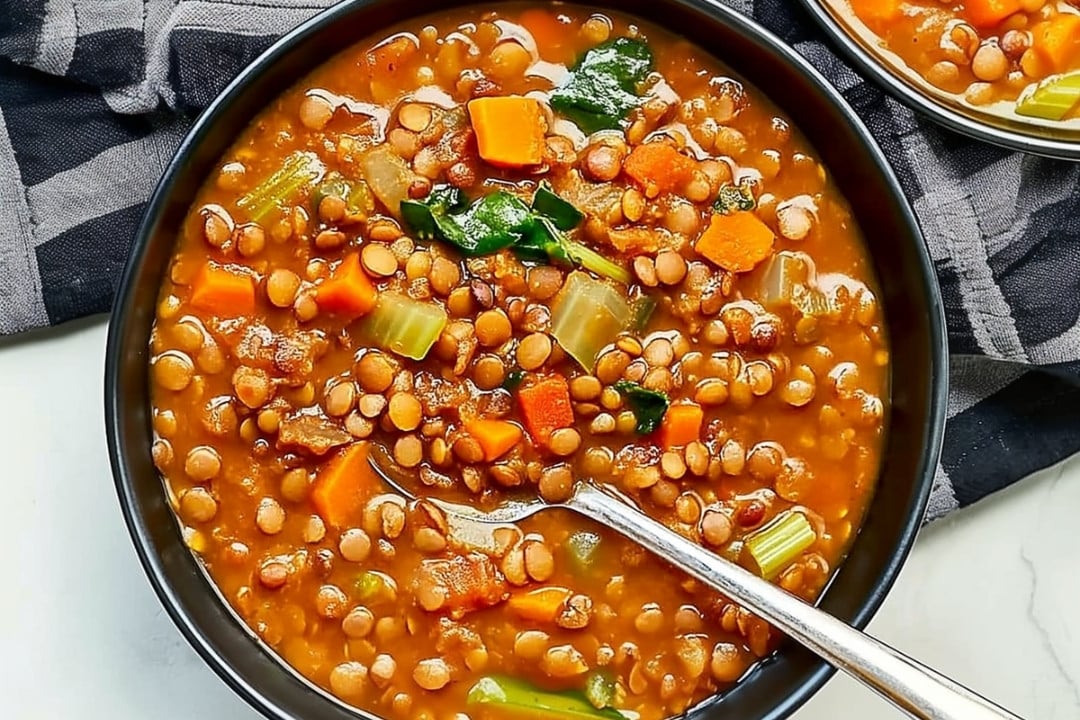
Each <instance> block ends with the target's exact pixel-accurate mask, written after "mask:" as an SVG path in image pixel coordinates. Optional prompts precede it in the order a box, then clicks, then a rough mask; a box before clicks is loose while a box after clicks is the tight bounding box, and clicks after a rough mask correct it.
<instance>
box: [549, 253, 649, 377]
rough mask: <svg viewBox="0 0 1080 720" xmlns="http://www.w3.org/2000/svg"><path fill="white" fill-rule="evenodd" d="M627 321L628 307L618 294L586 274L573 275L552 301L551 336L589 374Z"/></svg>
mask: <svg viewBox="0 0 1080 720" xmlns="http://www.w3.org/2000/svg"><path fill="white" fill-rule="evenodd" d="M630 320H631V313H630V305H629V303H627V301H626V298H625V297H624V296H623V295H622V294H621V293H619V292H617V291H616V290H615V288H613V287H612V286H611V285H608V284H607V283H604V282H601V281H600V280H594V279H592V278H591V277H589V276H588V275H586V274H585V273H581V272H574V273H570V276H569V277H567V279H566V283H565V284H564V285H563V288H562V290H560V291H559V294H558V295H557V296H556V298H555V304H554V310H553V311H552V313H551V335H552V337H554V338H555V339H556V340H558V341H559V345H561V346H562V349H563V350H565V351H566V352H567V354H568V355H570V357H572V358H574V359H575V360H577V361H578V363H579V364H580V365H581V367H583V368H585V370H587V371H588V372H592V369H593V366H594V365H595V364H596V358H597V356H598V355H599V354H600V351H601V350H603V349H604V347H605V346H606V345H608V344H610V343H612V342H614V341H615V338H616V336H618V334H619V333H620V332H622V331H623V330H624V329H625V328H626V327H627V325H628V324H629V322H630Z"/></svg>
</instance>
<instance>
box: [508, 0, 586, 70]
mask: <svg viewBox="0 0 1080 720" xmlns="http://www.w3.org/2000/svg"><path fill="white" fill-rule="evenodd" d="M559 18H560V16H559V13H558V11H557V10H555V9H554V8H549V7H544V8H530V9H529V10H526V11H524V12H523V13H521V16H520V17H519V18H518V25H520V26H521V27H523V28H525V29H526V30H528V31H529V34H530V35H532V37H533V40H534V41H535V42H536V49H537V51H538V52H539V53H540V57H541V58H543V59H544V60H547V61H548V62H553V63H562V64H564V65H569V64H571V63H573V62H574V51H573V48H572V47H571V46H570V45H569V44H568V40H569V39H571V38H573V37H574V32H573V30H574V27H573V26H572V25H570V24H568V23H565V22H563V21H562V20H560V19H559Z"/></svg>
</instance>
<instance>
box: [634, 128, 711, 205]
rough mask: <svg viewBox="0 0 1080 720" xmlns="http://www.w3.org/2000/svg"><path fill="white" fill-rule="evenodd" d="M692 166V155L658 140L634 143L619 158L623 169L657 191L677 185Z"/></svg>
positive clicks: (662, 191) (680, 183) (687, 174)
mask: <svg viewBox="0 0 1080 720" xmlns="http://www.w3.org/2000/svg"><path fill="white" fill-rule="evenodd" d="M696 168H697V163H696V162H695V161H694V159H693V158H691V157H688V156H686V155H683V154H682V153H681V152H679V151H678V150H676V149H675V148H674V147H672V146H671V145H669V144H668V143H666V142H663V141H659V140H658V141H655V142H647V143H645V144H644V145H638V146H637V147H636V148H634V149H633V150H632V151H631V152H630V154H629V155H627V156H626V160H624V161H623V172H625V173H626V174H627V175H629V176H630V177H631V178H632V179H633V180H634V181H635V182H637V183H638V184H639V185H641V186H642V187H643V188H647V189H648V188H655V189H656V190H657V191H658V192H661V193H668V192H673V191H675V190H678V189H680V188H681V187H682V186H683V185H684V184H685V183H686V182H687V180H689V179H690V176H691V175H693V173H694V170H695V169H696Z"/></svg>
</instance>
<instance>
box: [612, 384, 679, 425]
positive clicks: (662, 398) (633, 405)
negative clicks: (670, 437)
mask: <svg viewBox="0 0 1080 720" xmlns="http://www.w3.org/2000/svg"><path fill="white" fill-rule="evenodd" d="M614 387H615V389H616V390H618V391H619V394H620V395H622V396H623V397H624V398H626V404H627V406H628V407H629V408H630V409H631V410H633V411H634V417H635V418H636V419H637V425H636V426H635V427H634V432H636V433H637V434H638V435H648V434H649V433H651V432H653V431H655V430H656V429H657V428H658V427H660V423H661V422H663V420H664V413H666V412H667V409H668V405H670V404H671V403H670V401H669V400H668V396H667V395H665V394H664V393H662V392H657V391H656V390H649V389H647V388H643V387H642V386H640V385H638V384H637V383H634V382H630V381H629V380H620V381H619V382H617V383H615V385H614Z"/></svg>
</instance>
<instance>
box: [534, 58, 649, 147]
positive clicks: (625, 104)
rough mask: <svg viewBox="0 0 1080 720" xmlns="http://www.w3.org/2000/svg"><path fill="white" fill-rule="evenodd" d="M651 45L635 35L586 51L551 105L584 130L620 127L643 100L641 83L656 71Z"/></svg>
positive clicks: (553, 97)
mask: <svg viewBox="0 0 1080 720" xmlns="http://www.w3.org/2000/svg"><path fill="white" fill-rule="evenodd" d="M652 66H653V56H652V51H651V50H649V46H648V45H646V44H645V43H644V42H643V41H641V40H636V39H634V38H626V37H621V38H616V39H614V40H612V41H610V42H607V43H604V44H603V45H598V46H597V47H594V48H593V49H592V50H589V51H588V52H586V53H585V54H584V55H583V56H582V57H581V59H580V60H578V62H577V64H575V65H574V67H573V68H571V70H570V72H569V73H568V74H567V76H566V79H565V80H563V82H562V83H561V84H560V85H559V87H557V88H555V91H554V92H553V93H552V94H551V106H552V107H553V108H555V109H556V110H558V111H559V112H561V113H563V114H564V115H566V116H567V117H569V118H570V119H571V120H573V121H574V122H575V123H577V124H578V125H579V126H580V127H581V129H582V130H584V131H585V132H587V133H594V132H596V131H597V130H606V129H617V128H619V127H621V126H622V123H623V122H624V121H625V120H626V116H627V114H628V113H629V112H630V110H632V109H633V108H636V107H637V106H638V105H640V104H641V98H640V97H639V96H638V94H637V87H638V85H640V84H641V83H642V82H643V81H644V80H645V78H646V77H647V76H648V74H649V72H651V71H652Z"/></svg>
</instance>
